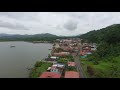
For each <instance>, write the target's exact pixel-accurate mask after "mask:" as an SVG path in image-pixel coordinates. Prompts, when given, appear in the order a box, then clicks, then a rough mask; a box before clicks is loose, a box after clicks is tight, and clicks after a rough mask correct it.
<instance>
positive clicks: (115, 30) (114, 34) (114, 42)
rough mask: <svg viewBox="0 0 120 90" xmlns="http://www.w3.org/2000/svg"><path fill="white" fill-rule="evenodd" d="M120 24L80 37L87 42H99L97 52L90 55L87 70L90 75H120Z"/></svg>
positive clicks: (109, 76)
mask: <svg viewBox="0 0 120 90" xmlns="http://www.w3.org/2000/svg"><path fill="white" fill-rule="evenodd" d="M119 34H120V25H119V24H114V25H111V26H108V27H106V28H103V29H100V30H97V31H95V30H94V31H90V32H88V33H86V34H84V35H81V36H80V38H82V39H83V41H86V42H92V43H93V42H95V43H97V44H98V46H97V50H96V52H94V53H93V54H92V55H90V56H88V60H87V61H83V62H84V63H86V65H87V67H85V66H86V65H83V67H85V70H86V71H87V72H88V73H89V77H108V78H111V77H112V78H114V77H120V67H119V66H120V35H119Z"/></svg>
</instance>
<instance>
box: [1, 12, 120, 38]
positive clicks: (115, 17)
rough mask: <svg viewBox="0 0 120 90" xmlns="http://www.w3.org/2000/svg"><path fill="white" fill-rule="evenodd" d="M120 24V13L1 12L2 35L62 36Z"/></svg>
mask: <svg viewBox="0 0 120 90" xmlns="http://www.w3.org/2000/svg"><path fill="white" fill-rule="evenodd" d="M112 24H120V12H0V33H6V34H22V35H24V34H41V33H50V34H55V35H62V36H72V35H79V34H83V33H86V32H89V31H92V30H98V29H101V28H104V27H107V26H109V25H112Z"/></svg>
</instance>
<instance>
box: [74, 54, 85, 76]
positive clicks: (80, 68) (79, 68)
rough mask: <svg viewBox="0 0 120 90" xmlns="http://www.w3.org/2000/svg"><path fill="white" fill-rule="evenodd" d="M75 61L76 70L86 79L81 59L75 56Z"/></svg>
mask: <svg viewBox="0 0 120 90" xmlns="http://www.w3.org/2000/svg"><path fill="white" fill-rule="evenodd" d="M74 60H75V63H76V68H77V70H78V72H79V75H80V78H86V76H85V74H84V72H83V69H82V67H81V64H80V60H79V57H78V56H75V57H74Z"/></svg>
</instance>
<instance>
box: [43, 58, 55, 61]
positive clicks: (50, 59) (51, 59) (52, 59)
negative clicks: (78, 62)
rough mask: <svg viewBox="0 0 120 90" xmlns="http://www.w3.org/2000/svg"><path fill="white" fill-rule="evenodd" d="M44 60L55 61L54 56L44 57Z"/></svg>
mask: <svg viewBox="0 0 120 90" xmlns="http://www.w3.org/2000/svg"><path fill="white" fill-rule="evenodd" d="M45 60H46V61H57V59H55V58H45Z"/></svg>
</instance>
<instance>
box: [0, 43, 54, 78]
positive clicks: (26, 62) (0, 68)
mask: <svg viewBox="0 0 120 90" xmlns="http://www.w3.org/2000/svg"><path fill="white" fill-rule="evenodd" d="M11 45H15V46H16V47H13V48H10V46H11ZM51 48H52V44H47V43H37V44H33V43H28V42H0V78H26V77H28V76H29V70H27V69H26V68H27V67H33V65H34V64H35V62H36V61H38V60H40V59H43V58H45V57H46V56H48V54H49V53H50V50H48V49H51Z"/></svg>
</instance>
